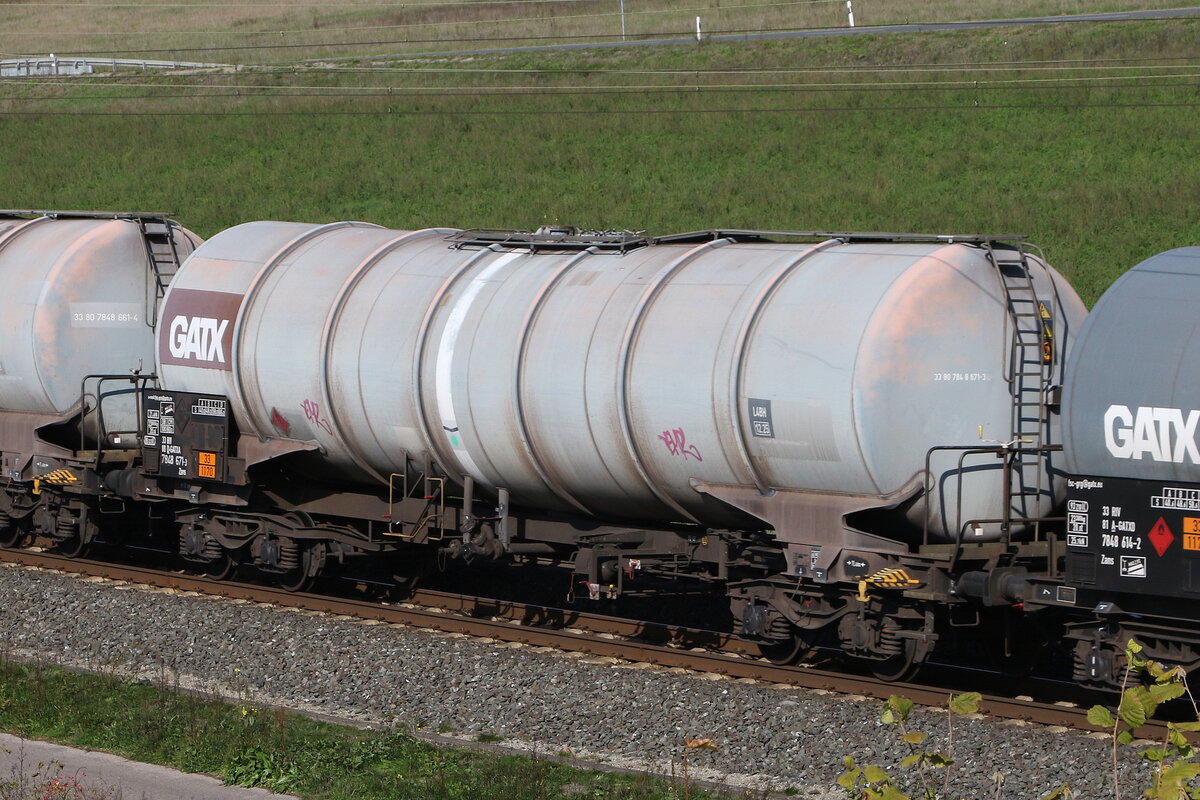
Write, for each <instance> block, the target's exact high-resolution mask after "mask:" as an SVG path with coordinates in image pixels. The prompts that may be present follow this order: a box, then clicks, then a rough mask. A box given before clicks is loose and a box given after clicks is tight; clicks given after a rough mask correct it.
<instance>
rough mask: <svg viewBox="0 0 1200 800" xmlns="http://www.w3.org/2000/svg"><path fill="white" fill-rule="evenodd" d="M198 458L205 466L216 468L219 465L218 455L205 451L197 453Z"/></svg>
mask: <svg viewBox="0 0 1200 800" xmlns="http://www.w3.org/2000/svg"><path fill="white" fill-rule="evenodd" d="M196 458H197V459H198V460H199V462H200V463H201V464H204V465H205V466H209V467H215V466H216V465H217V454H216V453H206V452H204V451H203V450H200V451H198V452H197V453H196Z"/></svg>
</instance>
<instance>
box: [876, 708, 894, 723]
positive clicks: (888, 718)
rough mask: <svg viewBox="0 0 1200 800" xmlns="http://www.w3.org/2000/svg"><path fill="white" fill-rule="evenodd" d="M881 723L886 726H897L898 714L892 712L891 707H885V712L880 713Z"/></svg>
mask: <svg viewBox="0 0 1200 800" xmlns="http://www.w3.org/2000/svg"><path fill="white" fill-rule="evenodd" d="M879 721H880V722H882V723H883V724H884V725H895V724H896V712H894V711H892V709H891V707H890V706H884V707H883V711H881V712H880V713H879Z"/></svg>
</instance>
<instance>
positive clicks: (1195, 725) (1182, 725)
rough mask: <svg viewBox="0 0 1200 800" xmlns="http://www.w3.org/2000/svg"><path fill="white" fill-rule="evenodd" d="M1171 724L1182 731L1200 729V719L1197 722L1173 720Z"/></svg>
mask: <svg viewBox="0 0 1200 800" xmlns="http://www.w3.org/2000/svg"><path fill="white" fill-rule="evenodd" d="M1171 726H1172V727H1174V728H1178V729H1179V730H1181V731H1188V732H1192V731H1200V720H1197V721H1195V722H1172V723H1171Z"/></svg>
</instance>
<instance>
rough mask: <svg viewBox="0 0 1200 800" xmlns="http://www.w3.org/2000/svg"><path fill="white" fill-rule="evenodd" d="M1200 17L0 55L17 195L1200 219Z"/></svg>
mask: <svg viewBox="0 0 1200 800" xmlns="http://www.w3.org/2000/svg"><path fill="white" fill-rule="evenodd" d="M1198 42H1200V22H1196V21H1157V22H1138V23H1112V24H1091V25H1077V26H1051V27H1040V28H1001V29H996V30H990V31H981V32H956V33H939V34H924V35H921V34H903V35H888V36H863V37H854V38H844V39H824V40H813V41H784V42H767V43H758V44H752V43H745V44H736V45H735V44H721V45H713V44H710V43H705V44H701V45H697V46H692V47H676V48H668V49H654V50H644V49H636V50H622V51H604V52H591V53H589V52H582V53H572V54H516V55H508V56H495V57H487V58H483V57H478V58H470V59H466V58H457V59H441V60H407V61H401V62H388V63H371V64H363V65H357V66H352V67H349V68H341V69H337V70H329V69H311V70H307V69H291V68H285V69H260V70H244V71H239V72H232V73H216V74H200V75H190V76H185V75H168V76H164V77H157V78H155V77H147V76H144V75H141V74H135V75H132V76H125V77H118V78H116V79H109V78H104V77H100V78H96V79H92V80H89V81H87V82H78V81H63V80H61V79H60V80H52V79H43V80H32V81H23V80H22V81H6V82H0V137H2V139H3V141H5V142H6V143H7V144H8V147H7V148H6V157H5V159H4V160H3V162H0V186H2V187H3V189H2V190H0V205H2V206H8V207H19V208H83V209H110V210H111V209H120V210H128V209H148V210H167V211H172V212H174V213H176V214H177V215H178V218H179V219H180V220H181V221H182V222H183V223H184V224H186V225H188V226H190V227H192V228H194V229H195V230H197V231H198V232H200V233H201V234H203V235H206V236H207V235H211V234H213V233H215V232H216V231H218V230H220V229H222V228H224V227H227V226H230V225H233V224H236V223H239V222H243V221H247V220H252V219H265V218H281V219H293V220H311V221H321V220H333V219H343V218H355V219H363V220H369V221H373V222H379V223H382V224H385V225H389V226H395V227H403V228H411V227H418V226H429V225H439V226H446V225H449V226H463V227H485V226H488V227H517V228H528V227H531V226H537V225H539V224H542V223H544V222H549V221H556V222H560V223H564V224H575V225H579V226H583V227H593V228H628V229H638V230H642V229H645V230H649V231H651V232H655V233H666V232H672V231H678V230H690V229H696V228H709V227H730V228H734V227H739V228H740V227H746V228H767V229H791V230H838V231H841V230H875V231H879V230H884V231H918V232H936V233H946V232H983V233H1024V234H1027V235H1029V236H1030V238H1031V239H1032V240H1033V241H1035V242H1037V243H1039V244H1040V245H1041V246H1042V247H1044V248H1045V250H1046V253H1047V255H1048V256H1049V258H1050V259H1051V261H1052V262H1053V263H1055V264H1056V265H1057V266H1059V267H1060V268H1061V269H1062V270H1063V271H1064V272H1066V274H1067V275H1068V277H1069V278H1071V280H1072V281H1073V282H1074V283H1075V284H1076V286H1077V288H1078V289H1079V291H1080V292H1081V294H1082V295H1083V296H1084V298H1085V300H1087V301H1088V302H1089V303H1090V302H1093V301H1094V300H1095V299H1096V298H1097V297H1098V295H1099V293H1100V292H1101V291H1103V289H1104V288H1105V287H1106V286H1107V285H1108V284H1109V283H1110V282H1111V281H1112V280H1113V279H1114V278H1115V277H1116V276H1117V275H1119V274H1120V273H1121V272H1122V271H1124V270H1125V269H1127V268H1128V267H1130V266H1132V265H1133V264H1135V263H1136V262H1137V261H1139V260H1141V259H1142V258H1145V257H1146V256H1149V255H1151V254H1153V253H1156V252H1159V251H1161V250H1165V249H1167V248H1170V247H1176V246H1181V245H1187V244H1196V243H1200V215H1197V213H1196V205H1197V199H1198V198H1200V160H1198V159H1197V158H1196V155H1197V134H1196V130H1195V120H1196V116H1197V115H1196V111H1197V103H1198V102H1200V91H1198V86H1200V84H1198V83H1197V77H1200V75H1198V73H1200V69H1198V68H1197V64H1196V62H1197V59H1198V54H1197V52H1196V51H1197V43H1198Z"/></svg>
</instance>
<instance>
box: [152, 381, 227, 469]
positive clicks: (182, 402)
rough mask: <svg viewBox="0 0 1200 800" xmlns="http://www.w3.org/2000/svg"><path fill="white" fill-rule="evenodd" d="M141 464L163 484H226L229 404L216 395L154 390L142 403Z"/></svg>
mask: <svg viewBox="0 0 1200 800" xmlns="http://www.w3.org/2000/svg"><path fill="white" fill-rule="evenodd" d="M142 425H143V430H144V431H145V433H144V434H143V436H142V458H143V462H144V464H145V466H146V470H147V471H148V472H150V473H151V474H155V475H159V476H161V477H164V478H184V479H187V480H201V481H223V480H225V470H226V464H225V458H226V456H227V455H228V453H229V401H228V400H226V399H225V398H224V397H220V396H218V395H207V394H195V393H192V392H167V391H162V390H157V389H156V390H154V391H151V392H148V393H147V394H146V397H145V399H144V400H143V402H142Z"/></svg>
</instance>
